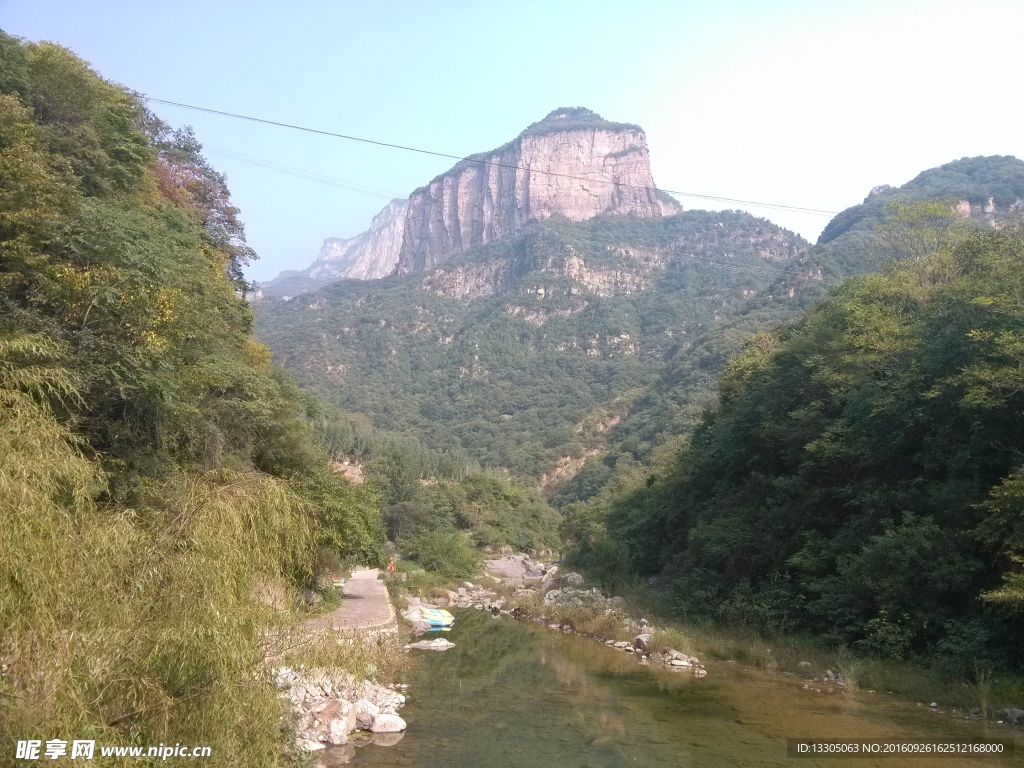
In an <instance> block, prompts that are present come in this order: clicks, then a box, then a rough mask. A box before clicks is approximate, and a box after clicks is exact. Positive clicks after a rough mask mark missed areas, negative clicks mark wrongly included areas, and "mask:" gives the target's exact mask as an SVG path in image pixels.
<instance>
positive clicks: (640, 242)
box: [255, 158, 1024, 500]
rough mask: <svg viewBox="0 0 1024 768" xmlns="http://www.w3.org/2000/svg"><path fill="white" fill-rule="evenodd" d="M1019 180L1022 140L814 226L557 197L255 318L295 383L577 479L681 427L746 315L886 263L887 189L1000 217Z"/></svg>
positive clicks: (378, 417) (535, 472)
mask: <svg viewBox="0 0 1024 768" xmlns="http://www.w3.org/2000/svg"><path fill="white" fill-rule="evenodd" d="M1018 188H1020V189H1021V190H1022V191H1024V163H1022V162H1021V161H1020V160H1017V159H1015V158H971V159H965V160H960V161H956V162H955V163H950V164H947V165H946V166H943V167H942V168H938V169H932V170H931V171H926V172H924V173H922V174H920V175H919V176H918V177H917V178H916V179H914V180H913V181H911V182H908V183H907V184H905V185H903V187H901V188H899V189H892V188H883V189H880V190H878V191H876V192H875V193H874V194H871V195H869V196H868V198H867V200H866V201H865V202H864V203H862V204H861V205H858V206H854V207H853V208H850V209H847V210H846V211H844V212H843V213H841V214H839V215H838V216H837V217H836V218H835V220H834V221H833V223H832V224H830V227H831V230H829V231H833V232H836V235H835V237H833V238H832V239H830V240H827V241H825V239H824V238H823V240H822V241H819V243H818V244H816V245H814V246H811V245H810V244H809V243H807V242H806V241H804V240H803V239H802V238H800V237H799V236H797V235H795V234H793V233H792V232H787V231H786V230H784V229H782V228H780V227H778V226H776V225H774V224H772V223H771V222H770V221H767V220H765V219H759V218H756V217H754V216H751V215H749V214H746V213H741V212H732V211H719V212H715V211H685V212H681V213H678V214H675V215H671V216H630V215H598V216H594V217H591V218H588V219H586V220H584V221H571V220H569V219H568V218H567V217H565V216H552V217H549V218H546V219H544V220H541V221H530V222H527V223H526V224H525V225H524V226H523V229H522V231H521V232H519V233H518V234H516V235H513V236H510V237H504V238H499V239H497V240H494V241H493V242H490V243H485V244H481V245H475V246H472V247H471V248H469V249H468V250H467V251H466V252H465V253H459V254H455V253H453V254H450V255H449V256H448V257H447V259H446V260H445V261H444V262H442V263H440V264H438V265H435V266H433V267H431V268H429V269H426V270H424V271H422V272H415V273H411V274H407V275H398V274H395V275H391V276H388V277H386V278H384V279H381V280H374V281H369V282H358V281H351V280H349V281H343V282H338V283H335V284H333V285H330V286H326V287H321V288H320V289H319V290H318V291H317V292H316V293H313V294H312V295H308V296H303V297H302V299H301V300H299V301H289V302H282V301H264V302H259V303H257V304H256V306H255V309H256V317H257V331H258V334H259V337H260V338H261V340H263V341H264V342H265V343H266V344H267V345H268V346H269V347H270V348H271V350H272V351H273V353H274V356H275V359H276V360H278V361H279V362H280V363H281V364H282V365H284V366H285V367H286V368H288V369H289V370H290V371H291V372H292V373H293V374H294V375H295V376H296V377H297V378H298V380H299V381H300V383H301V384H302V385H304V386H305V387H307V388H309V389H311V390H313V391H314V392H316V393H318V394H319V395H321V396H322V397H324V398H325V399H327V400H329V401H331V402H334V403H336V404H338V405H340V406H342V407H344V408H346V409H348V410H351V411H358V412H361V413H364V414H366V415H367V416H368V417H369V418H370V419H371V420H372V423H373V424H374V425H375V426H377V427H379V428H382V429H386V430H391V431H395V432H400V433H403V434H406V435H409V436H415V437H416V438H417V439H419V440H422V441H423V442H424V443H425V444H427V445H429V446H430V447H431V448H432V449H435V450H443V451H451V452H460V451H461V452H462V453H465V454H468V455H470V456H472V457H473V458H474V459H475V460H477V461H479V462H480V463H481V464H482V465H483V466H485V467H491V468H499V467H500V468H504V469H508V470H509V471H511V472H513V473H515V474H517V475H519V476H521V477H529V478H532V479H535V480H537V481H539V482H545V481H544V478H548V480H549V481H550V478H553V477H557V478H560V479H561V480H563V481H564V480H567V479H568V478H570V477H572V476H573V475H574V474H575V473H577V472H579V479H578V481H574V482H573V483H571V484H570V486H571V487H565V488H564V489H563V490H562V491H559V493H560V494H561V496H562V498H565V499H568V500H573V499H580V498H586V497H588V496H589V495H590V494H592V493H593V492H594V489H596V488H599V487H600V486H601V485H602V483H603V482H604V481H606V480H607V478H608V477H610V476H611V472H612V470H613V467H614V466H615V465H616V463H617V462H621V461H627V462H628V461H641V462H642V461H646V460H648V459H649V457H650V455H651V453H652V451H654V450H655V449H657V447H658V446H659V445H661V444H663V442H664V441H665V440H667V439H668V440H670V439H673V438H675V437H679V436H684V435H687V434H689V432H690V431H691V430H692V429H693V428H694V427H695V426H696V425H697V424H698V423H699V422H700V419H701V415H702V414H703V413H704V411H705V410H706V409H708V408H711V407H714V406H715V404H716V402H717V381H718V376H719V374H720V372H721V370H722V367H723V366H724V365H725V363H726V361H728V359H729V358H730V357H731V356H732V355H733V354H735V353H737V352H738V351H740V350H741V349H742V348H743V344H744V341H745V340H746V339H747V338H748V337H749V336H750V334H752V333H757V332H759V331H763V330H766V329H769V328H773V327H775V326H777V325H778V324H780V323H786V322H790V321H792V320H794V319H795V318H796V317H798V316H799V313H800V312H802V311H803V310H804V309H805V308H807V307H808V306H810V305H812V304H814V303H815V302H817V301H819V300H821V299H822V298H823V297H824V296H825V295H826V293H827V290H828V288H829V286H830V285H831V284H834V283H835V282H837V281H838V280H839V279H841V278H842V277H844V276H846V275H849V274H855V273H860V272H865V271H868V270H870V269H871V268H873V266H877V262H878V259H879V258H884V255H881V254H879V253H878V248H877V247H876V246H877V239H878V236H877V233H876V229H875V228H876V226H877V225H878V224H880V223H884V222H885V221H886V220H887V217H888V216H889V215H890V213H891V209H890V208H887V207H886V205H887V203H889V202H891V201H893V200H897V199H899V200H904V201H908V202H911V201H915V200H929V199H934V196H935V194H936V192H938V193H939V194H940V195H941V196H942V199H943V200H946V201H949V202H950V203H951V208H950V211H951V212H954V211H956V212H958V213H959V215H960V216H964V217H967V216H970V217H971V218H972V219H973V220H975V221H977V223H978V225H979V226H983V227H991V226H995V227H998V226H1003V225H1004V224H1005V222H1006V221H1007V218H1008V217H1012V216H1013V215H1014V212H1016V211H1019V210H1020V208H1021V204H1020V203H1018V198H1017V197H1015V195H1016V190H1017V189H1018ZM990 198H992V204H991V205H990V204H989V200H990ZM961 201H966V204H962V203H961ZM993 206H995V207H994V208H993ZM987 208H988V209H991V211H990V212H986V209H987ZM843 222H847V224H846V225H843V226H844V227H845V228H844V229H843V231H841V232H838V229H839V227H840V225H842V224H843ZM547 485H550V482H547Z"/></svg>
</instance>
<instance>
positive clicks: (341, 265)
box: [309, 200, 407, 280]
mask: <svg viewBox="0 0 1024 768" xmlns="http://www.w3.org/2000/svg"><path fill="white" fill-rule="evenodd" d="M406 209H407V203H406V201H405V200H392V201H391V202H390V203H388V205H387V207H386V208H385V209H384V210H382V211H381V212H380V213H378V214H377V215H376V216H374V217H373V220H372V221H371V222H370V228H369V229H368V230H366V231H365V232H362V233H360V234H358V235H356V236H355V237H352V238H349V239H348V240H341V239H337V238H329V239H327V240H325V241H324V244H323V247H322V248H321V249H320V256H319V257H318V258H317V260H316V261H315V262H314V263H313V266H312V267H310V268H309V276H310V277H312V278H314V279H320V280H323V279H324V278H331V279H334V280H342V279H344V278H354V279H357V280H374V279H376V278H378V277H386V276H387V275H390V274H391V273H392V272H394V271H395V265H396V264H397V263H398V254H399V251H400V249H401V247H402V233H403V231H404V229H405V212H406Z"/></svg>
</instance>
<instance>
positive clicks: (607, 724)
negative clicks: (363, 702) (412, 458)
mask: <svg viewBox="0 0 1024 768" xmlns="http://www.w3.org/2000/svg"><path fill="white" fill-rule="evenodd" d="M428 637H429V635H428ZM445 637H446V638H447V639H449V640H451V641H452V642H454V643H455V647H454V648H452V649H450V650H448V651H445V652H442V653H439V652H435V651H412V653H416V654H419V657H418V658H417V661H416V663H415V665H414V667H413V670H412V672H411V676H410V679H409V682H410V684H411V685H410V688H409V694H410V698H409V702H408V704H407V705H406V706H405V708H404V709H403V710H402V717H404V718H405V719H406V720H407V721H408V723H409V728H408V730H407V731H406V733H405V734H404V736H403V737H402V738H401V739H400V740H399V741H398V742H397V743H395V744H393V745H391V746H379V745H376V744H369V743H368V744H367V745H366V746H358V747H356V746H354V745H353V744H350V745H348V746H346V747H341V748H336V749H329V750H327V751H326V752H322V753H320V756H319V757H320V759H319V762H320V763H321V764H322V765H324V766H327V767H328V768H333V766H335V765H342V764H345V765H350V766H417V768H434V767H435V766H437V767H438V768H440V767H441V766H444V768H481V767H483V766H502V767H503V768H520V766H521V767H522V768H549V767H550V768H556V767H557V768H605V767H606V766H607V767H608V768H611V767H612V766H616V767H618V766H638V767H641V766H642V767H643V768H661V766H665V767H666V768H667V767H668V766H673V767H674V766H722V768H725V767H726V766H728V767H729V768H736V767H741V766H751V767H753V766H758V767H761V766H797V768H813V767H814V766H825V765H830V766H835V765H840V766H844V765H845V766H849V768H860V766H868V765H870V766H874V765H878V766H887V767H888V768H898V767H899V766H904V765H908V766H918V765H919V766H926V765H928V766H930V765H936V764H937V765H941V766H944V767H945V768H958V767H959V766H990V767H991V766H999V765H1024V759H1022V757H1021V756H1018V757H1017V758H1016V759H1006V758H988V759H980V758H961V757H951V758H946V759H936V758H934V757H929V758H904V757H897V758H890V759H885V758H856V759H843V760H837V759H836V758H827V759H820V758H803V759H798V758H789V757H787V749H786V747H787V743H786V739H787V738H796V737H800V738H857V739H900V740H911V739H952V738H957V739H966V738H983V737H989V738H1000V739H1009V738H1012V737H1013V736H1014V734H1015V730H1014V729H1010V728H1005V727H1003V726H998V725H995V724H986V723H982V722H973V721H966V720H954V719H952V718H950V717H949V716H948V715H940V714H938V713H937V712H933V711H931V710H929V709H928V708H927V707H917V706H915V704H914V703H913V702H910V703H908V702H906V701H903V700H899V699H897V698H896V697H894V696H887V695H882V694H877V693H867V692H862V693H855V694H840V693H834V694H828V693H815V692H813V691H812V692H809V691H807V690H804V688H803V685H804V683H805V681H804V680H802V679H799V678H796V677H789V676H784V675H775V674H772V673H770V672H765V671H763V670H761V669H758V668H755V667H750V666H744V665H740V664H727V663H716V662H708V663H707V664H706V665H707V669H708V675H707V677H704V678H698V677H694V676H693V675H692V674H689V673H687V672H675V671H672V670H669V669H663V668H660V667H652V666H646V665H641V664H639V663H638V662H637V661H635V660H634V659H633V657H632V656H630V655H628V654H625V653H622V652H621V651H616V650H614V649H611V648H608V647H606V646H602V645H599V644H598V643H595V642H594V641H593V640H589V639H587V638H583V637H579V636H577V635H563V634H562V633H560V632H557V631H553V630H550V629H547V628H545V627H542V626H539V625H537V624H535V623H533V622H518V621H516V620H514V619H512V618H509V617H507V616H502V617H500V618H497V619H494V618H491V617H490V616H489V615H487V614H486V613H485V612H483V611H473V610H468V611H460V612H459V613H458V614H457V620H456V622H455V627H454V628H453V629H452V631H451V632H449V633H447V634H445ZM818 687H819V688H822V689H824V686H818ZM363 743H366V742H363ZM1019 746H1020V745H1019V744H1018V747H1019Z"/></svg>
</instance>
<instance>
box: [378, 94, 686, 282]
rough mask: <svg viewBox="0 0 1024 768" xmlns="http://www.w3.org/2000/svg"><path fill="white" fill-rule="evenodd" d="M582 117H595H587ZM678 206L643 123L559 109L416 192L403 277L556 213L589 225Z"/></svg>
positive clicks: (400, 265) (402, 262) (400, 267)
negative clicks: (654, 169)
mask: <svg viewBox="0 0 1024 768" xmlns="http://www.w3.org/2000/svg"><path fill="white" fill-rule="evenodd" d="M581 113H586V115H585V116H587V117H589V116H592V117H593V118H595V119H593V120H589V119H585V120H582V121H581V120H580V119H579V118H580V115H581ZM562 120H564V121H565V129H564V130H562V129H561V126H560V125H559V122H560V121H562ZM581 123H582V124H581ZM587 123H591V124H589V125H588V124H587ZM679 210H680V209H679V206H678V205H677V204H675V203H674V202H673V201H671V200H670V199H669V198H667V197H664V196H659V195H658V194H657V192H656V190H655V186H654V179H653V178H652V176H651V167H650V161H649V156H648V149H647V138H646V136H645V135H644V132H643V131H642V130H641V129H640V128H639V127H637V126H630V125H622V124H616V123H605V121H603V120H601V119H600V118H599V117H597V116H596V115H594V114H593V113H592V112H589V111H588V110H562V111H558V110H556V112H553V113H552V114H551V115H548V117H546V118H545V119H544V120H543V121H541V123H538V124H536V125H535V126H531V128H530V129H527V130H526V131H524V132H523V134H521V135H520V136H519V138H517V139H516V140H515V141H513V142H511V143H510V144H508V145H506V146H505V147H502V148H500V149H497V150H495V151H494V152H491V153H489V154H486V155H479V156H475V157H473V158H470V159H467V160H464V161H462V162H460V163H459V164H458V165H456V166H455V167H454V168H452V170H450V171H448V172H447V173H445V174H443V175H442V176H439V177H438V178H436V179H434V180H433V181H432V182H431V183H430V184H428V185H427V186H426V187H421V188H420V189H417V190H416V191H415V192H413V193H412V195H410V197H409V207H408V212H407V214H406V218H405V232H404V238H403V242H402V249H401V254H400V256H399V259H398V268H397V272H398V273H399V274H409V273H411V272H423V271H425V270H427V269H430V268H432V267H434V266H436V265H438V264H440V263H442V262H444V261H445V260H446V259H447V258H448V257H449V256H450V255H452V254H455V253H460V252H462V251H464V250H466V249H467V248H469V247H471V246H474V245H480V244H482V243H489V242H492V241H494V240H498V239H500V238H503V237H507V236H509V235H513V234H516V233H517V232H519V231H520V230H521V229H522V227H523V225H524V224H525V223H526V222H529V221H539V220H544V219H547V218H549V217H551V216H554V215H560V216H564V217H565V218H567V219H570V220H572V221H583V220H585V219H589V218H592V217H594V216H597V215H599V214H608V213H612V214H625V215H633V216H661V215H664V214H671V213H677V212H678V211H679Z"/></svg>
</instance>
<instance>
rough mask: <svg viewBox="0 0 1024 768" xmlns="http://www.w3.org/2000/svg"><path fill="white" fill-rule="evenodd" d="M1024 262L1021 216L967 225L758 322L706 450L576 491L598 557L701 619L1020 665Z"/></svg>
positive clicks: (961, 671) (706, 425)
mask: <svg viewBox="0 0 1024 768" xmlns="http://www.w3.org/2000/svg"><path fill="white" fill-rule="evenodd" d="M1022 267H1024V239H1022V236H1021V232H1020V230H1019V229H1013V228H1011V229H1007V230H1005V231H1003V232H984V231H976V230H974V231H971V230H968V231H961V232H959V233H956V234H955V235H954V236H951V237H949V238H948V239H947V240H946V241H945V242H944V243H943V244H942V245H940V247H939V248H937V249H936V250H934V251H932V252H930V253H928V254H925V255H923V256H912V257H910V258H908V259H905V260H901V261H896V262H893V263H891V264H890V265H889V266H887V267H886V269H885V270H884V271H883V273H882V274H877V275H870V276H863V277H857V278H852V279H850V280H848V281H846V282H845V283H844V284H843V285H842V286H841V287H840V288H839V289H838V290H837V291H836V292H835V293H834V295H833V296H832V297H831V298H829V300H828V301H826V302H824V303H823V304H821V305H819V306H817V307H815V308H814V309H813V310H811V311H809V312H808V313H807V314H806V316H805V317H804V318H803V319H801V320H800V321H799V322H798V323H794V324H791V325H788V326H786V327H784V328H782V329H780V330H778V331H774V332H769V333H763V334H759V335H757V336H755V337H753V338H752V339H751V340H750V341H749V342H748V344H747V346H746V349H745V350H744V352H743V353H742V354H740V355H737V356H735V357H734V358H733V359H732V360H731V361H730V363H729V365H728V367H727V369H726V372H725V374H724V376H723V378H722V380H721V401H722V402H721V405H719V406H718V407H717V408H716V409H714V410H712V411H710V412H709V413H708V414H707V415H706V417H705V419H704V421H703V424H702V425H701V427H700V428H699V429H698V430H697V432H696V434H695V435H694V436H693V439H692V443H691V444H690V445H689V447H687V448H686V449H685V450H683V451H682V452H681V453H680V454H679V455H678V456H677V457H674V458H673V459H671V460H666V461H663V462H662V464H661V466H660V467H658V472H659V474H656V475H647V477H646V481H645V480H644V478H643V477H640V478H636V479H634V480H633V483H632V486H629V485H628V483H624V482H623V483H620V485H619V487H618V489H617V490H616V492H610V491H608V490H606V491H605V493H604V494H603V497H602V498H601V499H600V501H599V502H598V501H597V500H595V501H594V502H592V503H591V504H589V505H583V504H577V505H572V506H570V507H569V509H568V520H567V525H566V527H565V533H566V535H567V536H568V537H569V538H570V539H572V540H573V541H574V543H575V547H576V552H577V555H576V556H577V558H579V559H581V560H582V561H584V562H587V561H589V562H591V564H593V565H595V566H601V567H606V568H607V567H609V566H610V560H614V559H615V558H620V559H622V558H624V559H625V560H626V561H627V562H626V563H625V565H627V566H628V567H629V568H630V569H632V570H634V572H636V573H638V574H642V575H652V574H659V575H660V576H661V577H662V578H663V579H664V580H665V583H666V585H667V589H668V594H669V595H671V598H670V599H671V600H672V601H673V603H674V605H675V609H676V610H677V611H678V612H680V613H681V614H683V615H686V616H688V617H690V618H704V619H716V620H723V621H727V622H730V623H735V624H741V625H747V626H753V627H756V628H759V629H760V630H762V631H765V632H778V631H780V630H781V631H793V630H807V631H810V632H813V633H814V634H817V635H819V636H823V637H826V638H828V639H830V640H831V641H833V642H835V643H847V644H850V645H851V646H853V647H855V648H857V649H859V650H861V651H863V652H866V653H872V654H876V655H879V656H882V657H886V658H912V657H918V658H920V657H932V658H934V659H936V663H937V664H939V665H940V666H941V668H942V669H945V670H947V672H948V673H950V674H956V675H965V676H967V677H968V678H970V679H983V678H979V677H977V676H978V675H982V674H983V673H984V674H987V672H986V670H988V671H989V672H990V671H991V670H1002V671H1006V670H1008V669H1013V670H1020V669H1021V667H1022V665H1024V656H1022V655H1021V646H1020V643H1019V638H1020V637H1021V635H1022V632H1024V613H1022V612H1021V610H1020V609H1021V606H1022V605H1024V589H1022V582H1021V576H1020V568H1019V563H1020V562H1021V556H1022V555H1024V504H1022V499H1024V495H1022V492H1021V471H1022V469H1021V465H1022V462H1021V456H1022V455H1024V442H1022V438H1024V399H1022V398H1024V387H1022V381H1021V370H1022V368H1021V363H1022V358H1021V351H1022V349H1024V345H1022V339H1024V305H1022V304H1021V300H1020V297H1021V275H1022V274H1024V270H1022ZM606 541H610V542H614V543H615V546H614V547H611V546H609V545H608V544H606V543H603V542H606Z"/></svg>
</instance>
